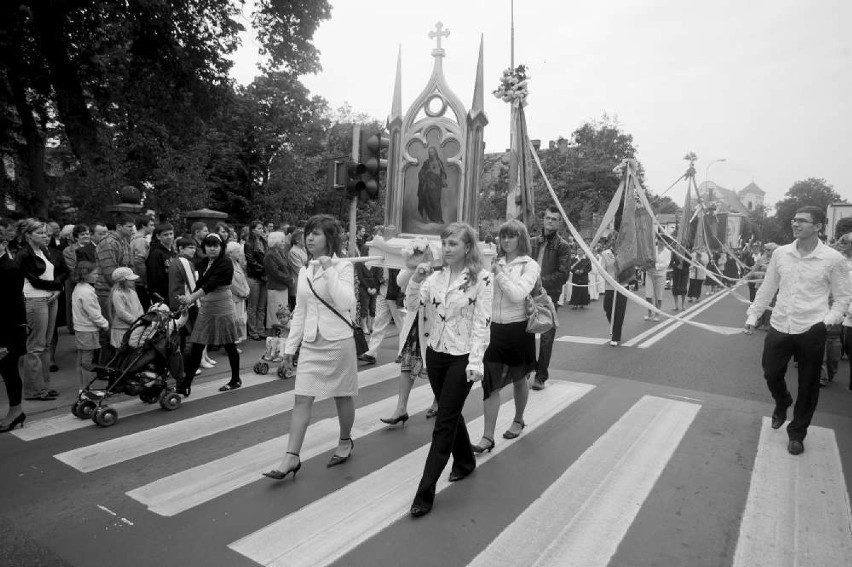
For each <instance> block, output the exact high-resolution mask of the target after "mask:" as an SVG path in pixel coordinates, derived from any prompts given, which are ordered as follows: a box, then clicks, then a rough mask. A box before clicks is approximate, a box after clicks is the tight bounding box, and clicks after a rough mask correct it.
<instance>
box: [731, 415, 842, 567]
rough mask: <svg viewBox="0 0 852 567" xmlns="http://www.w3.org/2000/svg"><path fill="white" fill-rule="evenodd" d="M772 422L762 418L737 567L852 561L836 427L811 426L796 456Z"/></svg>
mask: <svg viewBox="0 0 852 567" xmlns="http://www.w3.org/2000/svg"><path fill="white" fill-rule="evenodd" d="M770 423H771V420H770V419H769V418H767V417H764V418H763V425H762V427H761V429H760V444H759V445H758V448H757V459H756V460H755V463H754V471H753V472H752V477H751V485H750V488H749V493H748V501H747V503H746V508H745V513H744V514H743V521H742V523H741V524H740V537H739V539H738V540H737V550H736V553H735V555H734V567H747V566H748V567H751V566H754V565H819V566H820V567H835V566H836V567H846V566H848V565H850V563H852V513H850V507H849V492H848V491H847V488H846V483H845V482H844V480H843V467H842V465H841V464H840V453H839V451H838V449H837V441H836V440H835V438H834V431H832V430H831V429H825V428H823V427H815V426H811V427H809V428H808V437H807V439H806V446H807V449H806V451H805V453H803V454H802V455H799V456H795V457H794V456H792V455H790V454H789V453H788V452H787V448H786V445H785V441H786V438H787V435H786V432H785V431H783V430H782V431H774V430H773V429H772V427H771V425H770Z"/></svg>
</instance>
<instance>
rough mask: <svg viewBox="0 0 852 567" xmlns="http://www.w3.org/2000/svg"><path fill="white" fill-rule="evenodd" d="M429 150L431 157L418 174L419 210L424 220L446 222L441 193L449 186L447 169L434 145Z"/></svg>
mask: <svg viewBox="0 0 852 567" xmlns="http://www.w3.org/2000/svg"><path fill="white" fill-rule="evenodd" d="M427 152H428V154H429V157H428V158H426V161H425V162H423V165H421V166H420V173H418V174H417V179H418V183H417V212H418V213H419V214H420V216H421V217H422V219H423V221H424V222H434V223H438V224H444V214H443V212H442V211H441V194H442V193H443V192H444V190H445V189H446V188H447V170H446V169H445V168H444V164H443V162H442V161H441V158H439V157H438V150H437V149H436V148H435V147H434V146H430V147H429V149H428V150H427Z"/></svg>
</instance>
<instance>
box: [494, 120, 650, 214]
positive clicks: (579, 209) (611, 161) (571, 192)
mask: <svg viewBox="0 0 852 567" xmlns="http://www.w3.org/2000/svg"><path fill="white" fill-rule="evenodd" d="M539 156H540V159H541V162H542V167H543V169H544V171H545V173H546V174H547V177H548V179H549V180H550V183H551V185H552V186H553V189H554V191H555V192H556V194H557V196H558V197H559V201H560V203H561V204H562V206H563V207H564V208H565V212H566V213H567V214H568V217H569V219H570V220H571V222H572V223H574V224H575V225H578V224H579V223H580V222H581V221H583V222H586V223H588V222H590V221H591V219H592V215H593V214H595V213H603V212H604V211H605V210H606V208H607V206H608V205H609V202H610V201H611V200H612V197H613V195H614V194H615V191H616V189H618V184H619V182H620V178H619V176H618V175H617V174H616V173H614V172H613V169H614V168H615V167H616V166H617V165H618V164H619V163H621V161H622V160H624V159H629V158H635V157H636V147H635V146H634V144H633V136H632V135H630V134H627V133H625V132H624V131H623V130H622V128H621V125H620V124H619V123H618V121H617V120H616V119H614V118H610V117H609V116H607V115H604V116H603V117H602V118H601V119H600V120H594V121H589V122H586V123H584V124H582V125H581V126H580V127H579V128H577V129H576V130H574V132H573V133H572V134H571V138H570V140H569V139H565V138H562V137H560V138H559V139H558V140H557V141H556V143H555V147H553V148H549V149H546V150H541V151H540V152H539ZM506 167H507V166H506ZM639 177H640V180H644V172H643V169H642V167H641V164H640V171H639ZM507 190H508V174H507V173H506V175H504V174H503V172H501V174H500V175H499V176H498V178H497V179H495V180H492V184H491V186H489V187H483V199H482V200H481V203H480V211H481V217H482V219H483V220H489V219H490V218H491V217H489V215H499V216H498V217H497V218H500V219H502V218H505V214H506V213H505V212H506V191H507ZM551 204H552V199H551V196H550V193H549V192H548V191H547V187H546V186H545V184H544V180H542V179H541V178H540V175H538V174H536V180H535V209H536V211H537V212H541V211H543V210H544V209H545V208H547V207H548V206H550V205H551ZM530 228H532V227H530Z"/></svg>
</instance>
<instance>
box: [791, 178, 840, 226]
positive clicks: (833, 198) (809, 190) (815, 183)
mask: <svg viewBox="0 0 852 567" xmlns="http://www.w3.org/2000/svg"><path fill="white" fill-rule="evenodd" d="M784 195H785V197H784V199H782V200H780V201H778V202H777V203H776V204H775V218H776V219H777V222H778V226H779V228H780V229H781V230H782V231H783V236H784V241H785V242H790V241H792V239H793V229H792V228H791V226H790V221H791V220H792V218H793V217H794V216H795V214H796V211H797V210H798V209H799V208H800V207H804V206H809V205H812V206H816V207H819V208H821V209H822V210H826V209H827V208H828V205H830V204H831V203H836V202H840V201H842V202H845V200H843V199H841V198H840V195H839V194H838V193H837V192H836V191H835V190H834V188H833V187H832V186H831V185H830V184H829V183H828V182H826V180H825V179H821V178H816V177H809V178H807V179H804V180H802V181H797V182H795V183H794V184H793V186H792V187H790V189H788V190H787V192H786V193H785V194H784Z"/></svg>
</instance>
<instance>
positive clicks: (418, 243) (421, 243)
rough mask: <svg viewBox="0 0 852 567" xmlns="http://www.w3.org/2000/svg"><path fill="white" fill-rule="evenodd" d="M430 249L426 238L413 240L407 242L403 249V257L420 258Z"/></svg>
mask: <svg viewBox="0 0 852 567" xmlns="http://www.w3.org/2000/svg"><path fill="white" fill-rule="evenodd" d="M428 248H429V243H428V242H427V241H426V239H425V238H413V239H411V240H409V241H408V242H406V244H405V246H404V247H403V248H402V257H403V258H405V259H408V258H410V257H411V256H420V255H421V254H423V253H425V252H426V250H427V249H428Z"/></svg>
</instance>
